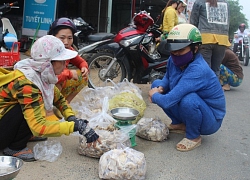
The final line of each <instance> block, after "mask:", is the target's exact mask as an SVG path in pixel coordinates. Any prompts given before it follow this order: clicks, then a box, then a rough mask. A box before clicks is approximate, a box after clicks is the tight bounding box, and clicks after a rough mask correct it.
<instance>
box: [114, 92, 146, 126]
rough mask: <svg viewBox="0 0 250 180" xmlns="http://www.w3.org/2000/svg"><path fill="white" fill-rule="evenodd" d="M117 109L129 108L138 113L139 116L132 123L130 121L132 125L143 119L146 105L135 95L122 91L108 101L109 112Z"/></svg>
mask: <svg viewBox="0 0 250 180" xmlns="http://www.w3.org/2000/svg"><path fill="white" fill-rule="evenodd" d="M117 107H129V108H133V109H136V110H137V111H139V113H140V114H139V115H138V116H137V118H136V119H135V120H134V121H132V123H133V124H135V123H137V122H138V120H139V119H141V118H142V117H143V115H144V111H145V109H146V103H145V101H144V100H143V99H140V98H139V97H138V96H137V95H136V94H135V93H133V92H125V91H124V92H121V93H119V94H117V95H115V96H113V97H112V98H111V99H110V100H109V109H110V110H111V109H114V108H117Z"/></svg>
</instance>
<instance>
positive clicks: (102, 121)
mask: <svg viewBox="0 0 250 180" xmlns="http://www.w3.org/2000/svg"><path fill="white" fill-rule="evenodd" d="M108 107H109V101H108V97H104V100H103V105H102V112H101V113H99V114H97V115H96V116H94V117H92V118H91V119H89V126H90V127H91V128H93V129H94V128H95V127H97V126H98V127H102V128H106V127H108V126H109V125H111V124H115V123H116V122H117V121H116V120H115V119H114V118H113V117H112V116H110V115H109V114H108V113H107V112H108Z"/></svg>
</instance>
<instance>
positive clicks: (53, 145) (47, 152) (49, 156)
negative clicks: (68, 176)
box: [33, 140, 62, 162]
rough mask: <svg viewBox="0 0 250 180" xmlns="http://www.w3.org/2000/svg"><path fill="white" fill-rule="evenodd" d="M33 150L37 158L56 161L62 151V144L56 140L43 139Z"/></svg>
mask: <svg viewBox="0 0 250 180" xmlns="http://www.w3.org/2000/svg"><path fill="white" fill-rule="evenodd" d="M33 152H34V157H35V159H36V160H41V161H49V162H54V161H56V160H57V159H58V157H59V156H60V155H61V153H62V145H61V143H60V142H59V141H55V140H48V141H43V142H39V143H37V144H36V145H35V146H34V147H33Z"/></svg>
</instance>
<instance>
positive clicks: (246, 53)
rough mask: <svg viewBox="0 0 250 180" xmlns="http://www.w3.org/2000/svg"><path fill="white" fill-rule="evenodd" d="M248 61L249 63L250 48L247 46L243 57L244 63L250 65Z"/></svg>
mask: <svg viewBox="0 0 250 180" xmlns="http://www.w3.org/2000/svg"><path fill="white" fill-rule="evenodd" d="M248 63H249V49H248V48H246V49H245V52H244V57H243V65H244V66H248Z"/></svg>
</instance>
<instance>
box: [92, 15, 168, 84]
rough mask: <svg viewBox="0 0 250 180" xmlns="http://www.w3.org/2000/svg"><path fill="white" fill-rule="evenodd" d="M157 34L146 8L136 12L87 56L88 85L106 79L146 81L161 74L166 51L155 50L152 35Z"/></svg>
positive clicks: (158, 34) (139, 82)
mask: <svg viewBox="0 0 250 180" xmlns="http://www.w3.org/2000/svg"><path fill="white" fill-rule="evenodd" d="M160 35H161V31H160V30H159V26H158V25H156V24H155V23H154V20H153V19H152V17H151V16H150V15H149V14H148V13H147V12H146V11H141V12H139V13H137V14H136V15H135V16H134V17H133V19H132V23H131V24H129V26H128V27H126V28H124V29H122V30H120V31H119V32H118V33H117V35H116V36H115V38H114V42H113V43H110V44H105V45H104V46H102V47H100V52H99V53H97V54H95V55H94V56H93V57H92V58H91V59H90V61H89V87H91V88H96V87H98V86H102V83H103V82H107V81H106V80H107V79H111V80H112V81H113V82H115V83H118V82H121V81H122V80H123V79H124V78H127V79H128V80H129V81H131V80H132V79H133V83H138V84H146V83H148V82H149V83H152V82H153V81H154V80H155V79H161V78H163V76H164V74H165V72H166V64H167V61H168V57H169V54H168V53H162V52H159V51H158V50H157V49H158V48H157V42H156V41H155V38H158V37H159V36H160ZM160 45H161V44H160ZM160 45H159V47H160Z"/></svg>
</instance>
